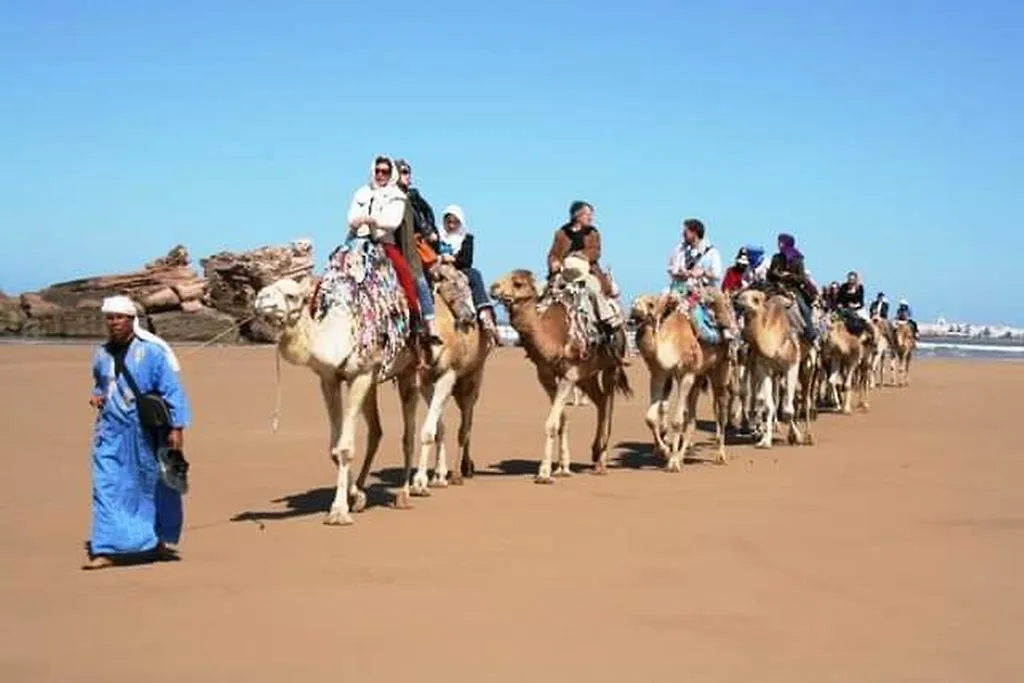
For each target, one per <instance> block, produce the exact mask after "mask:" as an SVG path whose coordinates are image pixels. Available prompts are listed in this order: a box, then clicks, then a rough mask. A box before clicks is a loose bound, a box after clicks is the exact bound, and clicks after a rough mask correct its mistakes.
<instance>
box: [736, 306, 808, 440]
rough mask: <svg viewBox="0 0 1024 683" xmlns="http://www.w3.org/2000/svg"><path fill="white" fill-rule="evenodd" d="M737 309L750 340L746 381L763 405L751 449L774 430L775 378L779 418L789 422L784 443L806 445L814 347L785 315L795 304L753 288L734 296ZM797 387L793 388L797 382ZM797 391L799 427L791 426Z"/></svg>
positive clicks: (768, 436) (788, 313)
mask: <svg viewBox="0 0 1024 683" xmlns="http://www.w3.org/2000/svg"><path fill="white" fill-rule="evenodd" d="M735 302H736V305H737V306H738V307H739V309H740V310H741V311H742V313H743V319H744V320H743V322H744V326H743V336H744V338H745V339H746V340H747V342H748V343H749V344H750V354H751V359H750V360H751V366H750V374H751V382H752V386H754V387H756V392H755V394H756V397H757V402H758V403H759V404H761V405H763V406H764V407H765V409H766V414H767V415H766V417H767V419H766V424H765V427H764V431H763V434H762V435H761V439H760V440H759V441H758V442H757V443H756V447H757V448H771V447H772V445H773V443H772V442H773V439H774V433H775V418H776V401H775V391H776V388H777V387H778V384H779V382H780V381H781V383H782V386H781V387H778V388H780V389H782V391H783V393H782V416H783V417H784V418H785V419H787V420H788V422H789V430H788V434H787V439H788V441H789V443H790V444H792V445H796V444H801V443H802V444H805V445H811V444H812V443H814V439H813V437H812V436H811V415H812V410H811V405H810V404H811V401H812V400H813V396H814V389H815V383H816V379H817V351H816V349H815V348H814V346H813V345H812V344H810V343H809V342H808V341H807V340H806V339H805V338H804V337H803V336H802V335H800V334H799V333H798V329H799V327H798V325H797V323H796V322H795V321H794V320H792V319H791V316H794V314H795V313H796V311H795V308H796V303H795V302H793V301H792V300H791V299H790V298H788V297H787V296H782V295H778V294H776V295H771V296H770V295H768V294H766V293H765V292H763V291H761V290H758V289H747V290H745V291H743V292H741V293H740V294H738V295H737V296H736V298H735ZM798 385H799V386H798ZM798 388H799V389H800V390H801V392H800V393H801V400H802V403H803V405H804V411H803V415H804V431H803V432H801V431H800V428H799V427H798V426H797V413H796V406H795V398H796V391H797V389H798Z"/></svg>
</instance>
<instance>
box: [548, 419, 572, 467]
mask: <svg viewBox="0 0 1024 683" xmlns="http://www.w3.org/2000/svg"><path fill="white" fill-rule="evenodd" d="M551 476H553V477H571V476H572V453H571V452H570V451H569V417H568V416H567V415H566V414H565V413H564V412H563V413H562V419H561V420H559V422H558V465H557V466H556V467H555V471H554V472H553V473H552V475H551Z"/></svg>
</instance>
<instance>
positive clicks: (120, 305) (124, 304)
mask: <svg viewBox="0 0 1024 683" xmlns="http://www.w3.org/2000/svg"><path fill="white" fill-rule="evenodd" d="M100 311H101V312H102V313H109V314H110V315H127V316H128V317H131V318H134V317H135V316H137V315H138V314H139V310H138V309H137V308H136V307H135V302H134V301H132V300H131V299H129V298H128V297H126V296H124V295H123V294H118V295H117V296H108V297H106V298H105V299H103V305H102V306H100Z"/></svg>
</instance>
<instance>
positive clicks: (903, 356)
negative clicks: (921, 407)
mask: <svg viewBox="0 0 1024 683" xmlns="http://www.w3.org/2000/svg"><path fill="white" fill-rule="evenodd" d="M894 329H895V337H896V348H895V349H894V354H893V355H895V356H896V372H895V374H896V377H895V381H896V386H898V387H908V386H910V361H911V359H912V358H913V356H914V349H916V348H917V340H916V339H914V329H913V328H912V327H911V326H910V323H909V322H907V321H906V320H897V321H896V322H895V324H894Z"/></svg>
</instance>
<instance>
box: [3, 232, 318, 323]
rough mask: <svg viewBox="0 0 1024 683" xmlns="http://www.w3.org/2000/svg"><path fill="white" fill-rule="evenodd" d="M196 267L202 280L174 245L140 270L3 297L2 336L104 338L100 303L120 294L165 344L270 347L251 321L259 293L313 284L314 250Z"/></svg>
mask: <svg viewBox="0 0 1024 683" xmlns="http://www.w3.org/2000/svg"><path fill="white" fill-rule="evenodd" d="M200 265H201V267H202V270H203V272H202V274H200V273H198V272H197V271H196V270H195V269H194V268H193V267H192V265H191V261H190V258H189V253H188V250H187V249H186V248H185V247H184V246H182V245H178V246H175V247H174V248H173V249H171V250H170V251H169V252H168V253H167V254H166V255H165V256H163V257H161V258H158V259H155V260H154V261H151V262H150V263H147V264H146V265H145V266H143V268H142V269H141V270H138V271H134V272H129V273H120V274H114V275H101V276H95V277H87V278H82V279H79V280H71V281H68V282H60V283H57V284H54V285H51V286H49V287H46V288H45V289H42V290H40V291H38V292H28V293H25V294H22V295H20V296H19V297H17V298H15V297H10V296H6V295H4V294H2V293H0V335H23V336H32V337H40V336H43V337H46V336H54V337H88V338H98V337H103V336H105V334H106V325H105V322H104V318H103V314H102V313H101V312H100V305H101V303H102V300H103V298H104V297H107V296H111V295H114V294H125V295H127V296H129V297H131V298H132V299H133V300H134V301H135V302H136V304H137V305H138V307H139V309H140V312H141V313H142V314H143V315H144V316H145V318H146V326H147V327H149V328H150V329H152V330H153V331H155V332H156V333H157V334H159V335H160V336H162V337H164V338H165V339H167V340H168V341H197V342H205V341H210V340H212V339H214V338H216V339H217V342H218V343H237V342H241V341H257V342H260V341H273V340H274V339H275V337H274V334H273V331H272V330H270V329H268V328H267V327H266V326H262V325H260V324H259V323H258V322H257V321H252V320H250V318H251V315H252V305H253V301H254V299H255V296H256V292H257V291H258V290H259V289H260V288H261V287H263V286H265V285H267V284H270V283H271V282H273V281H274V280H276V279H278V278H281V277H293V278H295V279H297V280H301V279H303V278H307V277H311V276H312V274H313V268H314V265H315V263H314V257H313V245H312V243H310V242H309V241H308V240H296V241H295V242H292V243H291V244H288V245H284V246H264V247H260V248H258V249H254V250H252V251H245V252H238V253H233V252H220V253H217V254H214V255H212V256H210V257H208V258H204V259H201V260H200Z"/></svg>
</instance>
